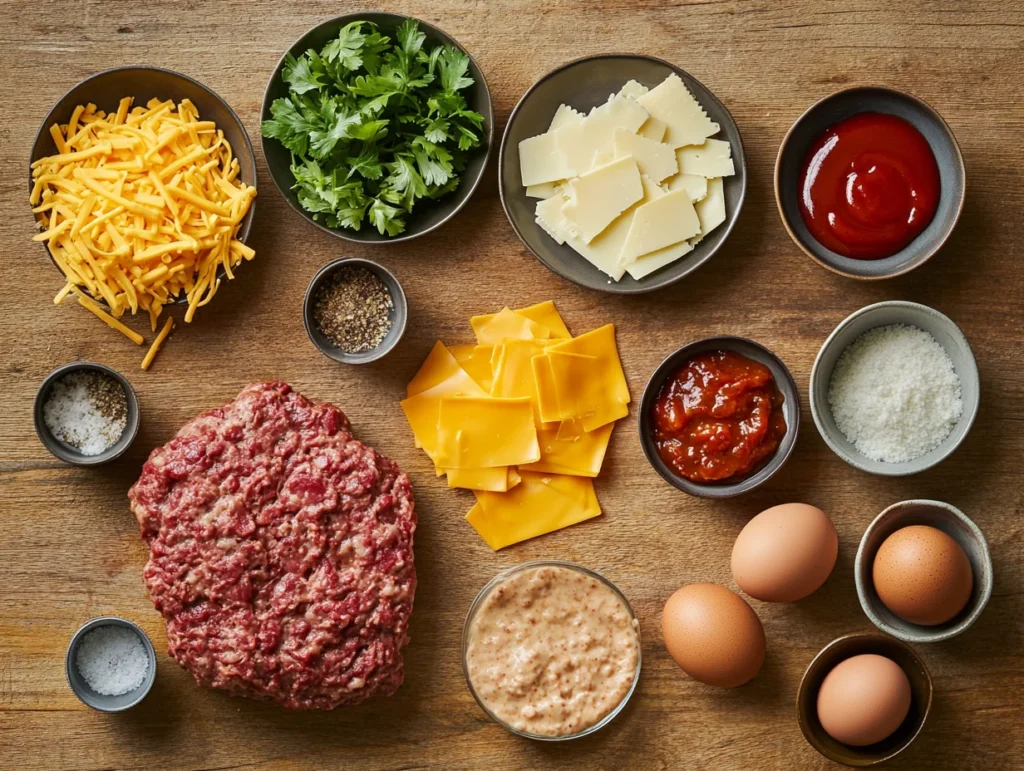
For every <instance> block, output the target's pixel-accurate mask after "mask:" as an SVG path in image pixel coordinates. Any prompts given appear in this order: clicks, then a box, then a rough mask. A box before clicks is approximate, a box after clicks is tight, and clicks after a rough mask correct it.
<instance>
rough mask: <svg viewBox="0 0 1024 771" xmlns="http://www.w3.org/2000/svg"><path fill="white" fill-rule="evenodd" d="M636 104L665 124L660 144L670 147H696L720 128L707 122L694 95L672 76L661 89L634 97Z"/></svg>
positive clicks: (675, 76)
mask: <svg viewBox="0 0 1024 771" xmlns="http://www.w3.org/2000/svg"><path fill="white" fill-rule="evenodd" d="M637 102H638V103H639V104H640V106H641V107H643V108H644V109H645V110H647V112H649V113H650V114H651V116H652V117H654V118H657V119H658V120H660V121H663V122H664V123H665V125H666V126H667V127H668V129H667V131H666V133H665V137H664V139H663V141H664V142H666V143H668V144H670V145H672V147H682V146H683V145H699V144H700V143H701V142H703V141H704V140H705V139H706V138H707V137H709V136H712V135H713V134H717V133H718V129H719V125H718V124H717V123H715V122H714V121H713V120H711V119H710V118H708V116H707V113H705V112H704V109H703V108H702V107H701V106H700V104H699V103H698V102H697V100H696V99H694V98H693V94H691V93H690V92H689V90H688V89H687V88H686V86H685V85H684V84H683V81H682V80H680V79H679V76H678V75H676V74H674V73H673V74H672V75H669V76H668V77H667V78H665V80H663V81H662V82H661V84H660V85H658V86H656V87H655V88H652V89H651V90H650V91H648V92H647V93H646V94H643V95H641V96H639V97H637Z"/></svg>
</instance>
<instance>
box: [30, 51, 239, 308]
mask: <svg viewBox="0 0 1024 771" xmlns="http://www.w3.org/2000/svg"><path fill="white" fill-rule="evenodd" d="M125 96H134V97H135V102H134V105H133V106H136V107H137V106H139V105H143V106H144V105H145V104H146V102H148V101H149V100H150V99H154V98H156V99H173V100H174V102H175V103H177V102H180V101H181V100H182V99H188V100H190V101H191V102H192V104H194V105H195V106H196V108H197V109H198V110H199V117H200V119H201V120H212V121H213V122H214V123H216V124H217V128H218V129H220V130H222V131H223V132H224V138H225V139H226V140H227V141H228V142H229V143H230V144H231V151H232V154H233V155H234V157H235V158H237V159H238V177H239V179H241V180H242V182H244V183H245V184H247V185H251V186H252V187H256V157H255V155H254V153H253V150H252V142H250V141H249V135H248V134H247V133H246V131H245V126H244V125H243V124H242V121H241V120H239V118H238V116H237V115H236V114H235V111H234V110H232V109H231V107H229V106H228V103H227V102H225V101H224V100H223V99H221V98H220V97H219V96H217V94H215V93H214V92H213V91H211V90H210V89H209V88H207V87H206V86H204V85H203V84H202V83H200V82H199V81H197V80H193V79H192V78H190V77H188V76H187V75H182V74H180V73H177V72H173V71H171V70H165V69H162V68H160V67H116V68H114V69H111V70H104V71H103V72H99V73H97V74H95V75H92V76H90V77H88V78H86V79H85V80H83V81H82V82H81V83H79V84H78V85H77V86H75V87H74V88H72V89H71V90H70V91H68V92H67V93H66V94H64V96H62V97H61V98H60V99H59V100H58V101H57V104H55V105H54V106H53V107H52V108H51V109H50V112H49V113H47V115H46V118H44V119H43V122H42V124H40V126H39V131H38V132H37V133H36V140H35V143H34V144H33V145H32V154H31V156H30V158H29V171H28V185H29V190H30V191H31V190H32V186H33V182H32V164H33V163H35V162H36V161H37V160H39V159H40V158H45V157H46V156H48V155H54V154H56V152H57V147H56V145H55V144H54V142H53V137H52V136H50V126H52V125H53V124H54V123H58V124H62V125H63V124H65V123H67V122H68V120H70V118H71V113H72V112H74V109H75V107H77V106H78V105H80V104H89V103H90V102H91V103H93V104H95V105H96V106H97V107H98V108H99V109H101V110H104V111H106V112H110V111H114V112H116V111H117V105H118V102H120V101H121V99H122V98H123V97H125ZM25 200H26V201H27V200H28V198H27V197H26V199H25ZM255 216H256V199H255V198H254V199H253V201H252V204H250V206H249V211H248V212H247V213H246V215H245V217H243V218H242V221H241V223H240V225H239V228H238V235H237V236H236V238H237V239H238V240H239V241H242V242H243V243H244V242H245V241H246V239H248V237H249V231H250V229H251V228H252V221H253V217H255ZM43 248H46V244H43ZM46 253H47V254H49V255H50V260H51V261H53V255H52V254H50V250H49V249H48V248H46ZM53 265H54V267H57V263H56V262H55V261H54V263H53ZM58 270H59V268H58ZM61 275H62V276H63V274H61ZM217 276H218V277H223V276H224V268H223V266H221V267H220V268H218V270H217ZM93 299H94V300H95V301H96V302H97V303H99V304H100V305H102V306H103V307H107V302H106V300H104V299H103V298H102V297H94V298H93ZM175 302H177V303H184V302H187V298H186V297H185V294H184V293H181V294H180V295H179V296H178V297H177V298H175Z"/></svg>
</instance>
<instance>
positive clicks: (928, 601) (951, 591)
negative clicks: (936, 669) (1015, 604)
mask: <svg viewBox="0 0 1024 771" xmlns="http://www.w3.org/2000/svg"><path fill="white" fill-rule="evenodd" d="M871 578H872V581H873V582H874V585H875V591H876V592H878V598H879V599H880V600H881V601H882V603H883V604H884V605H885V607H887V608H888V609H889V610H891V611H892V612H893V613H895V614H896V615H897V616H899V617H900V618H902V619H903V620H904V621H909V622H910V623H911V624H921V625H922V626H935V625H936V624H944V623H946V622H947V621H949V620H950V619H951V618H953V617H954V616H956V614H957V613H959V612H960V611H961V610H963V609H964V606H965V605H967V601H968V600H969V599H970V598H971V590H972V589H973V588H974V573H973V571H972V570H971V561H970V560H969V559H968V558H967V554H966V553H965V552H964V550H963V547H962V546H960V544H958V543H957V542H956V540H955V539H954V538H953V537H952V536H950V535H948V534H946V533H944V532H943V531H941V530H939V529H938V528H935V527H929V526H927V525H911V526H909V527H904V528H901V529H900V530H897V531H896V532H895V533H893V534H892V535H890V536H889V537H888V538H886V539H885V541H883V542H882V545H881V546H880V547H879V549H878V553H877V554H876V555H875V561H874V563H873V565H872V570H871Z"/></svg>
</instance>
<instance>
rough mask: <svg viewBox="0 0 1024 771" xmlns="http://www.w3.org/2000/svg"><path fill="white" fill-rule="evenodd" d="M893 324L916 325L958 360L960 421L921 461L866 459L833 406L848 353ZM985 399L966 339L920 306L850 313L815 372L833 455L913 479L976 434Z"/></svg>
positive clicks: (815, 404) (891, 304) (889, 305)
mask: <svg viewBox="0 0 1024 771" xmlns="http://www.w3.org/2000/svg"><path fill="white" fill-rule="evenodd" d="M890 324H907V325H909V326H914V327H917V328H918V329H923V330H924V331H925V332H927V333H928V334H930V335H931V336H932V337H934V338H935V340H936V342H938V344H939V345H941V346H942V348H943V350H944V351H945V352H946V355H947V356H949V358H950V360H951V361H952V362H953V369H954V370H955V371H956V374H957V377H959V378H960V398H961V400H962V401H963V405H964V409H963V413H962V414H961V415H960V419H959V420H958V421H957V423H956V425H955V426H953V430H952V431H950V433H949V436H947V437H946V438H945V439H944V440H943V441H942V442H941V443H940V444H939V446H938V447H936V448H935V449H933V450H930V451H929V452H926V453H925V454H924V455H922V456H921V457H919V458H914V459H913V460H909V461H906V462H903V463H886V462H884V461H879V460H872V459H871V458H868V457H867V456H866V455H863V454H862V453H861V452H860V451H859V450H858V449H857V448H856V447H855V446H854V445H853V443H852V442H850V440H849V439H847V438H846V436H845V435H844V434H843V432H842V431H840V430H839V426H837V425H836V421H835V418H834V417H833V416H832V407H831V406H830V405H829V402H828V391H829V385H830V383H831V381H832V371H833V370H834V369H835V366H836V362H838V361H839V357H840V356H842V354H843V351H845V350H846V349H847V348H848V347H849V346H850V344H852V343H853V342H854V341H855V340H856V339H857V338H858V337H860V336H861V335H862V334H864V333H865V332H867V331H868V330H869V329H874V328H875V327H884V326H888V325H890ZM980 401H981V381H980V379H979V377H978V365H977V363H976V362H975V360H974V353H973V352H972V351H971V346H970V343H968V342H967V338H966V337H964V334H963V332H961V331H960V328H959V327H958V326H957V325H956V324H954V323H953V321H952V320H951V319H950V318H949V317H948V316H945V315H943V314H941V313H939V312H938V311H937V310H935V309H933V308H929V307H928V306H927V305H921V304H919V303H912V302H903V301H901V300H889V301H886V302H880V303H875V304H874V305H868V306H866V307H864V308H861V309H860V310H858V311H855V312H854V313H851V314H850V315H849V316H847V317H846V318H845V319H843V320H842V321H841V322H840V323H839V326H837V327H836V328H835V329H834V330H833V332H832V334H830V335H829V336H828V338H827V339H826V340H825V342H824V343H823V344H822V346H821V350H820V351H818V356H817V358H816V359H815V360H814V367H813V368H812V369H811V386H810V403H811V416H812V417H813V418H814V425H815V426H817V428H818V433H819V434H821V438H822V439H824V440H825V444H827V445H828V446H829V448H830V449H831V450H832V452H834V453H835V454H836V455H838V456H839V457H840V458H842V459H843V460H844V461H846V462H847V463H849V464H850V465H851V466H853V467H854V468H858V469H860V470H861V471H867V472H868V473H869V474H879V475H880V476H908V475H910V474H917V473H919V472H921V471H924V470H925V469H929V468H931V467H932V466H935V465H936V464H938V463H941V462H942V461H943V460H945V459H946V458H948V457H949V456H950V455H952V454H953V452H954V451H955V450H956V448H957V447H959V446H960V443H961V442H963V440H964V438H965V437H966V436H967V434H968V432H969V431H970V430H971V426H973V425H974V419H975V417H976V416H977V414H978V405H979V403H980Z"/></svg>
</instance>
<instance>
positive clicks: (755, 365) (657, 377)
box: [637, 336, 800, 498]
mask: <svg viewBox="0 0 1024 771" xmlns="http://www.w3.org/2000/svg"><path fill="white" fill-rule="evenodd" d="M637 421H638V424H639V430H640V444H641V446H642V447H643V450H644V454H645V455H646V456H647V460H648V461H649V462H650V464H651V465H652V466H654V470H655V471H657V472H658V473H659V474H661V476H662V477H663V478H664V479H665V481H667V482H668V483H669V484H670V485H672V486H674V487H676V488H677V489H679V490H682V491H683V492H684V493H688V494H690V495H695V496H700V497H702V498H730V497H732V496H734V495H740V494H741V493H745V492H749V491H750V490H753V489H754V488H755V487H757V486H759V485H761V484H763V483H764V482H766V481H767V480H768V479H770V478H771V477H772V476H773V475H774V474H775V473H776V472H777V471H778V470H779V469H780V468H782V466H783V464H785V462H786V460H787V459H788V458H789V455H790V453H792V451H793V447H794V445H795V444H796V437H797V433H798V431H799V428H800V394H799V391H798V390H797V387H796V383H795V382H794V380H793V376H792V375H791V374H790V372H789V369H787V368H786V365H785V364H783V363H782V360H781V359H779V357H778V356H776V355H775V354H774V353H772V352H771V351H769V350H768V349H767V348H765V347H764V346H763V345H760V344H759V343H755V342H754V341H753V340H747V339H746V338H743V337H730V336H722V337H709V338H707V339H705V340H698V341H697V342H694V343H690V344H688V345H684V346H683V347H682V348H680V349H679V350H677V351H676V352H675V353H673V354H671V355H670V356H669V357H668V358H666V359H665V360H664V361H663V362H662V363H661V364H660V365H659V366H658V368H657V369H656V370H654V374H652V375H651V378H650V380H649V381H648V382H647V387H646V389H644V395H643V398H642V399H641V401H640V409H639V411H638V415H637Z"/></svg>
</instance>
